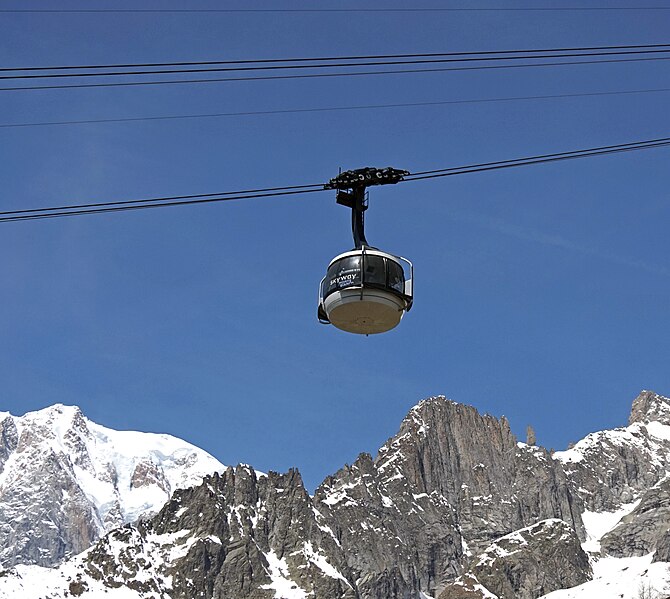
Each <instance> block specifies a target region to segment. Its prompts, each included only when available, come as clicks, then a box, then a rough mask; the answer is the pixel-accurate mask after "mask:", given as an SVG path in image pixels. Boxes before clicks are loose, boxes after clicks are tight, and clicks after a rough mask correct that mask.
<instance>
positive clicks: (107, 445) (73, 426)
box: [0, 404, 225, 567]
mask: <svg viewBox="0 0 670 599" xmlns="http://www.w3.org/2000/svg"><path fill="white" fill-rule="evenodd" d="M224 468H225V467H224V466H223V464H221V463H220V462H218V461H217V460H216V459H214V458H213V457H212V456H211V455H209V454H208V453H206V452H205V451H203V450H201V449H198V448H197V447H194V446H193V445H190V444H189V443H186V442H185V441H182V440H180V439H177V438H175V437H171V436H169V435H159V434H152V433H139V432H133V431H115V430H112V429H109V428H105V427H103V426H100V425H98V424H95V423H94V422H91V421H90V420H88V419H87V418H86V417H85V416H84V415H83V414H82V413H81V411H80V410H79V408H77V407H71V406H64V405H60V404H57V405H54V406H51V407H49V408H45V409H43V410H39V411H36V412H30V413H27V414H25V415H24V416H20V417H17V416H12V415H11V414H9V413H2V414H0V564H1V565H3V566H4V567H7V566H11V565H14V564H17V563H23V564H40V565H44V566H52V565H55V564H57V563H58V562H59V561H61V560H62V559H63V558H66V557H68V556H70V555H75V554H77V553H80V552H82V551H84V550H85V549H88V548H89V547H90V546H91V544H92V543H93V542H94V541H96V540H97V539H98V538H100V537H101V536H102V535H104V534H105V533H106V532H108V531H110V530H112V529H113V528H115V527H117V526H121V525H123V524H126V523H128V522H134V521H136V520H137V519H138V518H140V517H148V516H150V515H153V514H155V513H157V512H158V511H159V510H160V509H161V508H162V507H163V504H165V502H166V501H167V500H168V499H169V498H170V496H171V495H172V493H173V491H174V490H175V489H179V488H184V487H190V486H192V485H195V484H199V483H200V482H202V479H203V477H204V476H205V475H207V474H212V473H213V472H216V471H222V470H224Z"/></svg>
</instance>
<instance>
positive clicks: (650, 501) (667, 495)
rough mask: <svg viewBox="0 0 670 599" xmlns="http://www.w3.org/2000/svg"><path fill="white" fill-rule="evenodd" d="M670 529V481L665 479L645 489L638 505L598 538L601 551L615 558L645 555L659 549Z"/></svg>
mask: <svg viewBox="0 0 670 599" xmlns="http://www.w3.org/2000/svg"><path fill="white" fill-rule="evenodd" d="M669 530H670V480H667V479H666V480H664V481H663V482H661V483H659V484H658V485H656V486H655V487H654V488H653V489H650V490H649V491H647V492H646V493H645V494H644V495H643V497H642V499H641V501H640V503H639V505H638V506H637V507H636V508H635V509H634V510H633V511H632V512H631V513H630V514H628V515H627V516H625V517H624V518H622V520H621V522H620V523H619V524H618V525H617V526H616V527H615V528H614V529H613V530H611V531H610V532H608V533H607V534H606V535H605V536H604V537H603V538H602V539H601V541H600V547H601V552H602V553H603V554H605V555H611V556H614V557H631V556H641V555H647V554H649V553H651V552H653V551H658V546H659V543H660V542H661V541H662V540H663V539H664V538H665V537H666V536H667V534H668V531H669ZM663 552H664V551H663V549H661V553H660V554H659V555H662V554H663Z"/></svg>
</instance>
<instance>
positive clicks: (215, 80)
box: [0, 56, 670, 92]
mask: <svg viewBox="0 0 670 599" xmlns="http://www.w3.org/2000/svg"><path fill="white" fill-rule="evenodd" d="M669 59H670V56H654V57H648V58H621V59H612V60H584V61H565V62H545V63H532V64H511V65H486V66H476V67H446V68H433V69H393V70H387V71H363V72H346V73H310V74H301V75H264V76H262V77H223V78H210V79H184V80H169V81H168V80H161V81H125V82H118V83H82V84H67V85H36V86H17V87H0V92H3V91H27V90H51V89H84V88H98V87H137V86H142V85H176V84H195V83H221V82H231V81H273V80H280V79H317V78H326V77H360V76H368V75H400V74H408V73H414V74H416V73H443V72H448V71H482V70H491V69H519V68H528V67H552V66H555V67H559V66H570V65H585V64H590V65H593V64H610V63H631V62H649V61H660V60H669Z"/></svg>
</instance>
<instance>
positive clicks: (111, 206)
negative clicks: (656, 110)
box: [0, 137, 670, 222]
mask: <svg viewBox="0 0 670 599" xmlns="http://www.w3.org/2000/svg"><path fill="white" fill-rule="evenodd" d="M667 146H670V137H661V138H656V139H650V140H643V141H634V142H628V143H623V144H614V145H609V146H598V147H594V148H586V149H580V150H572V151H568V152H557V153H552V154H540V155H536V156H526V157H522V158H514V159H511V160H500V161H495V162H485V163H479V164H470V165H465V166H458V167H449V168H444V169H434V170H427V171H417V172H415V173H410V174H408V175H406V176H405V178H404V180H403V181H402V182H410V181H419V180H424V179H434V178H438V177H449V176H454V175H462V174H468V173H476V172H483V171H491V170H498V169H505V168H514V167H519V166H530V165H535V164H546V163H549V162H557V161H563V160H573V159H578V158H589V157H593V156H602V155H607V154H614V153H620V152H632V151H638V150H647V149H652V148H659V147H667ZM330 188H331V186H330V184H329V183H324V184H312V185H294V186H288V187H272V188H264V189H257V190H245V191H243V192H222V193H217V194H196V195H190V196H170V197H162V198H149V199H144V200H126V201H120V202H99V203H88V204H76V205H69V206H55V207H50V208H31V209H23V210H11V211H5V212H0V222H12V221H23V220H36V219H43V218H61V217H67V216H77V215H85V214H102V213H106V212H124V211H129V210H142V209H145V208H165V207H168V206H185V205H193V204H205V203H214V202H224V201H232V200H243V199H252V198H268V197H280V196H289V195H298V194H308V193H316V192H321V191H326V190H329V189H330Z"/></svg>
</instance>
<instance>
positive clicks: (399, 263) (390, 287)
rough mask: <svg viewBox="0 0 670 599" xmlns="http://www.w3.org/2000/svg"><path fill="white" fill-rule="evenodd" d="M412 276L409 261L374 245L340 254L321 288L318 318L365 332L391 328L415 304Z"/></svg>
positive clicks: (350, 331) (329, 266)
mask: <svg viewBox="0 0 670 599" xmlns="http://www.w3.org/2000/svg"><path fill="white" fill-rule="evenodd" d="M412 277H413V266H412V263H411V262H410V261H409V260H407V259H406V258H401V257H399V256H394V255H393V254H387V253H386V252H382V251H380V250H378V249H375V248H370V247H362V248H360V249H355V250H352V251H350V252H345V253H344V254H340V255H339V256H336V257H335V258H334V259H333V260H332V261H331V262H330V264H329V265H328V272H327V273H326V276H325V277H324V278H323V280H322V281H321V285H320V287H319V310H318V315H319V321H320V322H322V323H323V324H332V325H333V326H335V327H337V328H338V329H341V330H343V331H347V332H349V333H358V334H363V335H374V334H376V333H385V332H386V331H390V330H391V329H393V328H394V327H396V326H397V325H398V323H399V322H400V319H401V318H402V317H403V315H404V314H405V312H408V311H409V310H410V309H411V307H412Z"/></svg>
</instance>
